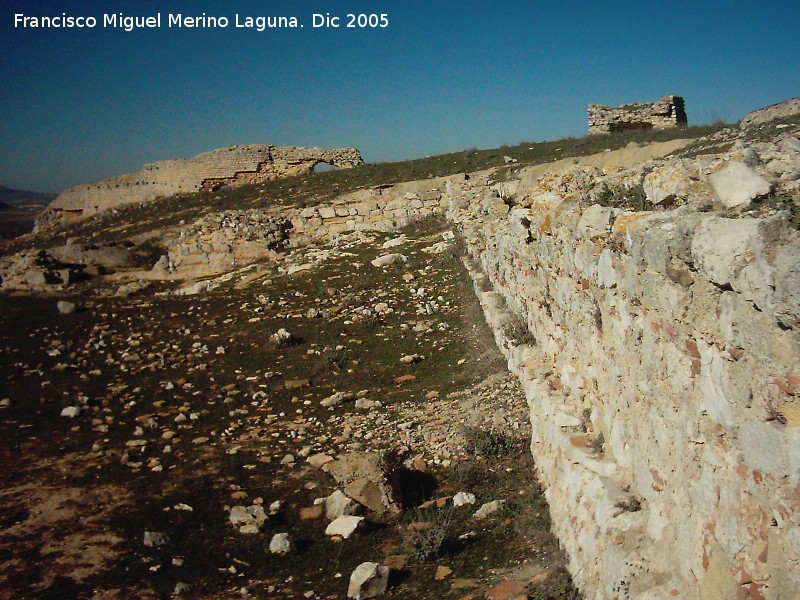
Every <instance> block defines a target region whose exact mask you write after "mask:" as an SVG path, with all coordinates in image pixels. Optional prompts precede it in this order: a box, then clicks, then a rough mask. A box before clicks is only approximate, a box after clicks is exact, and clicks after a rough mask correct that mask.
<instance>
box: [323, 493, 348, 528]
mask: <svg viewBox="0 0 800 600" xmlns="http://www.w3.org/2000/svg"><path fill="white" fill-rule="evenodd" d="M354 508H355V503H354V502H353V500H352V498H349V497H348V496H346V495H345V494H344V493H343V492H342V491H341V490H336V491H335V492H333V493H332V494H331V495H330V496H328V497H327V498H325V516H326V517H327V518H328V520H330V521H334V520H336V519H338V518H339V517H342V516H345V515H350V514H353V510H354Z"/></svg>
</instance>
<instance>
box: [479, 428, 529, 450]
mask: <svg viewBox="0 0 800 600" xmlns="http://www.w3.org/2000/svg"><path fill="white" fill-rule="evenodd" d="M464 442H465V443H464V446H465V449H466V450H467V452H469V453H471V454H477V455H480V456H495V457H502V456H509V455H511V454H515V453H517V452H520V451H522V450H525V446H526V444H525V441H524V440H523V439H522V438H520V437H512V436H509V435H507V434H505V433H502V432H499V431H495V430H493V429H477V428H474V427H470V428H467V429H466V430H465V431H464Z"/></svg>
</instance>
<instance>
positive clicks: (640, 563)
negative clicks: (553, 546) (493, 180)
mask: <svg viewBox="0 0 800 600" xmlns="http://www.w3.org/2000/svg"><path fill="white" fill-rule="evenodd" d="M742 155H743V153H742V152H741V151H739V153H738V154H734V155H729V156H727V157H722V158H717V159H714V160H708V161H705V162H704V161H696V162H691V163H690V164H688V165H687V164H686V163H684V162H680V161H671V162H670V163H668V166H664V167H663V168H664V169H673V170H674V171H675V173H674V174H673V177H672V178H663V179H661V183H660V184H658V183H657V184H655V185H654V186H653V188H658V187H659V185H660V186H662V188H669V189H672V190H677V189H678V187H680V186H678V187H675V185H674V184H675V181H676V180H677V179H683V180H685V182H686V183H687V185H686V186H684V187H682V188H681V189H680V191H679V192H678V196H681V202H685V204H684V205H683V206H681V207H680V208H676V209H672V210H661V211H642V212H633V211H626V210H624V209H621V208H614V207H613V206H609V207H603V206H600V205H599V204H592V202H593V198H594V197H595V194H596V192H597V186H598V185H601V182H604V181H605V182H612V184H613V181H614V180H615V179H614V178H617V181H625V179H624V178H629V179H631V181H636V180H638V181H641V178H642V171H641V170H639V169H638V168H634V169H631V170H626V171H622V172H620V171H614V170H609V171H608V172H605V173H604V172H601V171H599V170H591V168H590V167H579V168H576V167H573V168H570V169H567V170H566V171H563V172H561V173H556V174H552V175H550V176H548V177H545V178H542V179H540V180H539V182H538V184H536V186H535V187H534V188H533V189H523V190H518V191H517V193H518V194H519V193H522V194H523V195H524V200H523V201H522V202H521V204H520V205H519V206H517V207H516V208H514V209H512V210H511V211H510V212H509V210H508V207H507V206H506V204H505V203H504V202H503V201H502V200H501V199H500V198H498V197H497V194H495V193H493V190H492V189H491V188H489V187H487V186H486V185H485V184H482V183H481V182H479V181H476V179H475V178H473V179H471V180H470V181H469V182H464V183H461V184H457V185H456V184H451V185H450V188H449V189H448V192H447V195H446V201H447V203H448V213H447V214H448V217H449V218H450V219H451V220H452V221H453V222H454V223H457V224H458V226H459V227H460V228H461V229H462V231H463V238H464V239H465V240H466V242H467V244H468V246H469V248H470V253H471V257H472V268H473V269H474V271H475V280H476V282H477V283H476V290H477V292H478V293H479V296H480V298H481V302H482V304H483V305H484V308H485V311H486V313H487V316H488V319H489V322H490V324H491V325H492V326H493V328H494V329H495V331H496V337H497V339H498V342H499V344H500V345H501V347H502V348H503V349H504V351H505V353H506V356H507V357H508V359H509V366H510V368H511V369H512V370H513V371H514V372H515V373H516V374H517V375H518V376H519V378H520V380H521V382H522V383H523V386H524V388H525V391H526V396H527V399H528V403H529V408H530V420H531V424H532V432H533V435H532V451H533V454H534V457H535V459H536V464H537V469H538V473H539V476H540V477H541V480H542V483H543V485H544V486H545V487H546V495H547V498H548V501H549V504H550V509H551V514H552V519H553V526H554V529H555V531H556V533H557V535H558V537H559V539H560V540H561V542H562V543H563V544H564V546H565V548H566V550H567V552H568V555H569V557H570V572H571V573H572V574H573V576H574V577H575V579H576V582H577V584H578V585H579V586H580V588H581V589H582V591H583V592H584V593H585V594H586V596H587V598H637V599H641V598H667V597H678V598H702V599H707V600H711V599H715V600H716V599H719V600H722V599H727V598H775V599H777V598H786V597H793V596H794V595H795V594H796V590H798V589H800V400H798V395H800V369H799V368H798V365H800V271H799V270H798V268H797V266H796V264H797V256H798V255H800V234H799V233H798V232H797V231H796V230H793V229H791V228H789V227H787V226H786V223H785V221H784V219H785V215H783V216H781V215H780V214H776V213H773V214H769V213H765V214H760V215H758V216H745V215H742V214H736V215H734V214H730V213H723V214H719V213H714V212H703V211H698V210H697V206H698V205H699V203H701V202H702V203H705V202H706V201H707V200H708V199H709V198H712V199H714V201H715V202H720V203H721V204H722V205H724V206H730V205H732V204H734V202H732V200H731V197H730V195H731V194H733V193H734V190H736V189H741V186H724V185H720V184H719V183H720V178H721V177H725V176H728V175H730V174H731V173H733V172H735V171H739V170H741V169H742V167H744V165H743V164H742V163H737V162H736V158H738V157H740V156H742ZM762 156H766V152H762ZM775 156H776V158H775V159H773V160H779V159H778V158H777V157H778V156H779V154H778V153H776V154H775ZM792 156H793V157H794V159H797V158H798V153H796V152H795V153H794V154H793V155H792ZM791 160H793V159H792V158H791V157H788V158H787V162H786V164H787V165H788V164H789V163H790V162H791ZM735 164H739V165H741V167H736V168H731V167H732V166H733V165H735ZM787 168H790V167H788V166H787ZM786 172H788V171H786ZM687 173H689V174H688V175H687ZM753 173H755V171H753ZM581 174H583V175H586V176H585V177H581ZM784 174H785V173H784ZM759 175H764V176H770V175H772V176H773V177H771V178H772V179H776V180H780V175H781V174H780V173H774V174H770V173H768V172H766V170H765V169H762V172H761V173H760V174H759ZM619 178H622V179H619ZM668 180H669V183H668ZM689 182H690V183H691V185H689ZM554 184H557V185H554ZM796 184H797V181H793V182H789V184H788V187H789V188H791V189H792V190H794V191H793V192H791V193H796V192H797V189H796V188H797V185H796ZM555 190H557V191H555ZM664 191H665V189H661V193H660V195H659V190H657V189H651V191H650V194H651V197H652V198H653V199H657V198H659V197H663V195H664ZM751 195H752V196H753V197H755V192H751ZM695 202H696V203H697V204H695ZM747 204H748V205H749V204H750V201H749V200H748V201H747ZM740 208H741V207H740ZM520 330H527V331H529V332H530V340H528V343H521V340H520V339H519V331H520Z"/></svg>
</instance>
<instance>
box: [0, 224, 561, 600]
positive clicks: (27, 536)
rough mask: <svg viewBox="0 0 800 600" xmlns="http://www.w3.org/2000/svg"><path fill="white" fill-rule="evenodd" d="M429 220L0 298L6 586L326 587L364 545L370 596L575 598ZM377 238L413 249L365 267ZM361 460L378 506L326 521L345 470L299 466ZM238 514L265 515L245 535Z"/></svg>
mask: <svg viewBox="0 0 800 600" xmlns="http://www.w3.org/2000/svg"><path fill="white" fill-rule="evenodd" d="M442 233H443V232H442V231H441V230H440V229H438V228H437V226H435V225H433V224H426V225H420V226H417V227H414V228H411V229H408V230H406V231H405V232H404V234H405V237H404V238H398V235H397V234H395V235H392V236H388V235H384V234H370V235H363V234H362V235H353V236H350V237H347V236H345V237H343V238H342V239H340V240H339V243H338V244H336V245H330V246H319V247H313V246H312V247H306V248H303V249H299V250H295V251H293V252H291V253H290V254H289V255H287V256H286V257H285V258H284V259H283V260H282V261H279V262H276V263H262V264H259V265H254V266H250V267H246V268H243V269H242V270H241V271H240V272H238V273H236V274H235V276H233V277H230V278H228V280H227V281H220V282H219V287H217V288H216V289H213V290H212V291H207V292H203V293H201V294H199V295H192V296H176V295H173V294H171V293H169V291H170V290H169V288H168V287H167V286H166V284H151V285H150V286H149V287H147V288H145V289H144V290H143V291H141V292H138V293H135V294H132V295H129V296H117V295H115V294H114V289H111V288H110V287H108V286H109V285H110V284H103V283H102V282H97V281H93V282H88V283H85V284H81V287H77V288H73V289H72V290H69V291H68V292H66V291H65V292H64V293H63V294H62V295H60V296H58V298H56V297H28V296H6V297H3V298H2V299H0V439H2V442H0V477H1V478H2V488H1V489H0V565H1V566H0V598H3V599H5V598H9V599H10V598H59V599H66V598H169V597H187V598H242V597H254V598H344V597H346V591H347V583H348V579H349V576H350V573H351V572H352V571H353V569H354V568H355V567H356V566H357V565H358V564H360V563H362V562H365V561H372V562H376V563H381V564H390V565H391V566H392V571H391V577H390V583H389V588H388V590H387V591H386V593H385V597H387V598H484V597H491V598H505V597H519V596H522V597H529V598H572V597H577V595H576V592H575V590H574V589H573V588H572V585H571V583H570V580H569V577H568V576H567V575H566V572H565V569H564V557H563V555H562V553H561V552H560V550H559V548H558V543H557V541H556V540H555V539H554V538H553V537H552V536H551V535H550V533H549V529H550V523H549V517H548V513H547V506H546V503H545V501H544V499H543V497H542V493H541V490H540V489H539V486H538V484H537V483H536V477H535V465H534V464H533V462H532V459H531V458H530V452H529V450H528V447H527V446H528V438H529V432H528V426H527V409H526V406H525V400H524V396H523V394H522V392H521V390H520V389H519V386H518V384H517V382H516V381H515V380H514V379H513V378H512V377H511V376H510V375H509V374H508V373H507V371H506V370H505V367H504V365H503V363H502V360H501V357H500V355H499V353H498V352H497V350H496V348H495V347H494V346H493V342H492V339H491V336H490V334H489V332H488V329H487V328H486V325H485V323H484V322H483V320H482V317H481V314H480V308H479V306H478V305H477V302H476V301H475V299H474V295H473V293H472V291H471V287H470V286H471V281H470V280H469V279H468V277H467V275H466V273H465V272H464V270H463V267H462V266H461V263H460V260H459V256H458V252H457V249H456V248H454V247H453V246H452V245H451V246H447V247H446V249H445V250H444V251H443V252H438V251H437V250H436V249H432V248H433V247H434V244H436V243H437V242H440V241H442V239H443V238H442ZM390 238H393V239H400V240H401V241H400V242H396V243H397V246H395V247H393V248H391V249H384V248H383V247H382V245H383V244H384V243H385V242H387V241H388V240H389V239H390ZM439 250H441V246H440V247H439ZM387 252H396V253H402V254H403V255H404V256H405V257H406V258H407V260H406V262H404V263H401V264H398V265H393V266H389V267H386V268H379V267H374V266H372V265H371V261H372V260H373V259H375V258H376V257H377V256H379V255H382V254H386V253H387ZM290 265H293V266H295V267H302V268H301V269H300V270H296V271H295V270H294V269H289V268H288V266H290ZM290 271H294V272H293V273H292V274H289V272H290ZM104 285H105V286H106V287H103V286H104ZM114 285H118V284H114ZM173 287H174V286H173ZM58 299H67V300H72V301H73V302H75V303H76V305H77V307H78V310H76V312H74V313H72V314H60V313H59V311H58V310H57V308H56V300H58ZM281 329H284V330H286V331H287V332H288V333H289V336H290V337H289V338H288V339H286V340H283V341H278V340H277V338H275V337H274V336H275V334H278V332H279V331H280V330H281ZM370 452H374V453H378V455H380V456H381V461H382V462H381V464H382V465H384V469H385V472H384V475H385V477H386V485H387V486H389V487H390V488H391V489H392V495H393V498H392V499H393V500H394V503H393V504H392V505H391V507H390V510H386V511H375V510H372V509H368V508H365V507H362V506H359V507H357V508H358V511H359V512H358V513H357V514H360V515H361V516H363V517H364V518H365V519H364V522H363V524H362V527H360V528H359V530H358V531H357V532H356V533H355V534H354V535H352V536H350V537H348V538H346V539H336V538H333V537H331V536H329V535H326V534H325V529H326V526H327V525H328V520H327V519H326V518H325V516H324V514H322V515H319V514H316V516H315V510H316V509H314V507H315V506H320V504H321V499H324V498H326V497H328V496H330V495H331V494H332V493H333V492H334V491H335V490H337V489H341V485H340V484H339V483H337V481H336V480H335V479H334V477H332V476H331V474H330V473H328V472H325V470H323V469H320V468H318V467H317V466H314V465H313V464H311V463H309V462H308V460H307V459H308V458H309V457H313V456H315V455H319V454H324V455H327V456H329V457H331V458H337V457H347V456H352V455H354V454H358V453H370ZM398 472H403V473H412V474H413V476H412V478H411V479H410V480H408V481H414V482H417V483H416V484H413V485H412V486H411V487H414V486H418V487H414V489H411V487H409V486H410V485H411V484H407V483H406V484H402V483H401V484H397V482H396V479H397V478H396V477H394V476H393V474H396V473H398ZM422 474H424V476H423V475H422ZM393 477H394V479H393ZM393 481H394V483H393ZM421 481H425V482H427V483H426V484H425V485H424V486H423V485H422V484H420V483H418V482H421ZM392 486H394V487H392ZM398 486H399V487H398ZM403 486H405V489H403ZM459 492H468V493H470V494H473V495H474V496H475V499H474V504H468V505H465V506H460V507H456V506H454V503H453V497H454V496H455V495H456V494H457V493H459ZM492 501H499V504H498V506H499V508H498V510H497V511H496V512H494V513H492V514H490V515H489V516H488V517H486V518H476V517H475V516H474V513H475V512H476V511H477V509H478V508H480V507H481V506H482V505H484V504H486V503H489V502H492ZM234 506H244V507H248V506H258V507H264V508H265V509H267V508H269V510H268V511H267V512H268V513H270V514H269V515H268V517H267V519H266V520H265V521H264V522H263V523H262V524H261V525H260V528H259V530H258V532H257V533H250V534H247V533H242V532H241V531H240V530H238V528H237V527H234V526H233V525H232V523H231V521H230V519H229V515H230V513H231V509H232V508H233V507H234ZM317 512H319V511H318V510H317ZM419 531H427V532H433V533H434V534H435V535H419V534H418V532H419ZM277 533H288V535H289V537H290V539H291V540H292V551H291V552H290V553H289V554H286V555H277V554H273V553H271V552H270V550H269V545H270V541H271V540H272V538H273V535H275V534H277ZM506 592H508V594H506ZM504 594H506V595H504ZM511 594H513V595H511ZM487 595H488V596H487Z"/></svg>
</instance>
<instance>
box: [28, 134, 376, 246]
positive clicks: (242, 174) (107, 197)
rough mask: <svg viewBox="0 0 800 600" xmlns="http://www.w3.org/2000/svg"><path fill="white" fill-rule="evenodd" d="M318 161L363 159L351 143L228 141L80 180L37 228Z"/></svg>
mask: <svg viewBox="0 0 800 600" xmlns="http://www.w3.org/2000/svg"><path fill="white" fill-rule="evenodd" d="M319 163H327V164H330V165H333V166H335V167H339V168H345V169H347V168H351V167H357V166H359V165H361V164H364V160H363V159H362V158H361V154H360V153H359V151H358V150H356V149H355V148H301V147H295V146H273V145H267V144H254V145H247V146H230V147H228V148H218V149H216V150H211V151H209V152H204V153H202V154H198V155H197V156H195V157H193V158H188V159H180V158H179V159H173V160H161V161H158V162H153V163H148V164H145V165H144V167H143V168H142V170H141V171H137V172H136V173H127V174H125V175H120V176H119V177H111V178H109V179H104V180H103V181H100V182H99V183H93V184H89V185H79V186H75V187H72V188H69V189H68V190H65V191H63V192H61V193H60V194H59V195H58V196H57V197H56V199H55V200H53V202H52V203H51V204H50V206H49V207H48V209H47V210H46V211H45V212H43V213H42V214H41V215H40V216H39V219H38V220H37V223H36V230H37V231H41V230H42V229H44V228H47V227H50V226H52V225H57V224H59V223H64V222H69V221H75V220H78V219H82V218H84V217H88V216H91V215H93V214H96V213H98V212H102V211H105V210H109V209H112V208H116V207H118V206H122V205H125V204H131V203H135V202H148V201H150V200H154V199H156V198H161V197H165V196H172V195H174V194H181V193H193V192H199V191H203V190H215V189H218V188H219V187H221V186H222V185H230V186H234V187H235V186H238V185H244V184H248V183H260V182H264V181H270V180H272V179H278V178H281V177H290V176H292V175H305V174H306V173H309V172H311V171H312V170H313V169H314V167H315V166H316V165H318V164H319Z"/></svg>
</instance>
